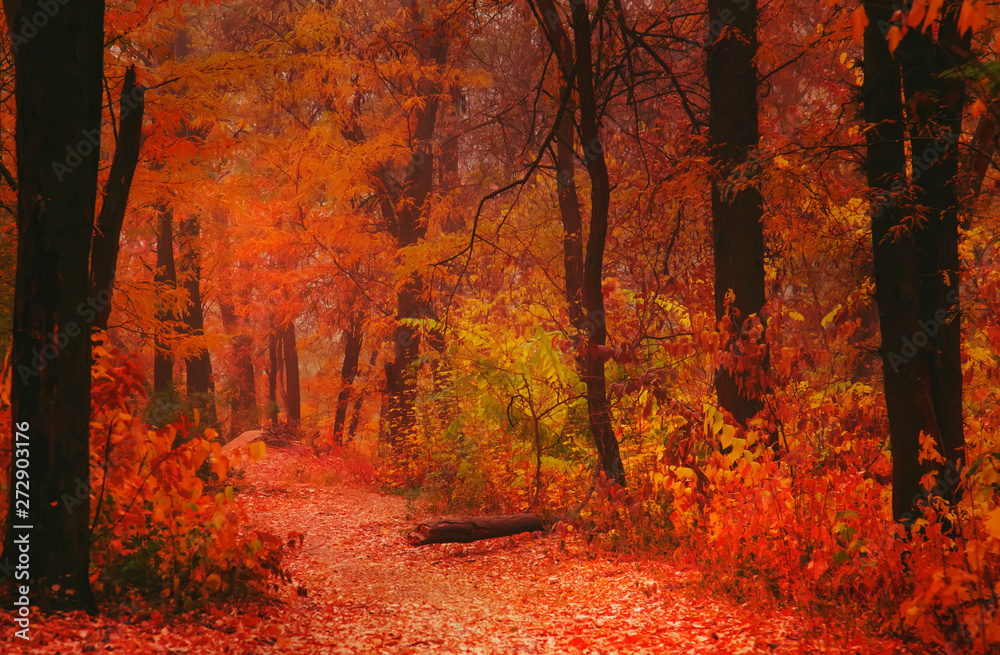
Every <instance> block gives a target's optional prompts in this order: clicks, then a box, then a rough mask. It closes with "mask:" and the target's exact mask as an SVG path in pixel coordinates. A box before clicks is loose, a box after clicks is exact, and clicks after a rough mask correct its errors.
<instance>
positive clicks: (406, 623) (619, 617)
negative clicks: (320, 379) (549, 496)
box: [245, 449, 868, 654]
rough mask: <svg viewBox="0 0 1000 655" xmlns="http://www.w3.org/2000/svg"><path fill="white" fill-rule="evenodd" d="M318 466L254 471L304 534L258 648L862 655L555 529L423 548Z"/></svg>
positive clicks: (368, 496)
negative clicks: (577, 548) (578, 545)
mask: <svg viewBox="0 0 1000 655" xmlns="http://www.w3.org/2000/svg"><path fill="white" fill-rule="evenodd" d="M311 460H314V461H311ZM320 470H321V462H320V461H319V460H316V459H315V458H313V457H311V456H309V455H307V454H304V453H302V452H301V451H300V452H299V453H298V454H295V453H293V452H290V451H287V450H281V449H270V450H269V452H268V457H267V458H265V459H264V460H262V461H261V462H257V463H253V464H251V465H249V467H248V469H247V471H246V474H245V475H246V479H245V482H246V483H249V485H250V486H251V489H252V491H251V493H250V494H248V495H247V496H245V497H246V498H248V511H249V512H250V516H251V520H252V521H253V522H254V524H255V525H257V526H258V527H261V528H266V529H269V530H272V531H274V532H276V533H277V534H279V535H282V536H284V535H286V534H288V533H291V532H302V533H304V534H305V539H304V545H303V547H302V548H301V550H299V551H298V553H297V554H296V555H295V556H294V557H292V558H291V559H290V560H289V561H288V564H289V568H290V570H291V573H292V576H293V578H294V580H295V584H293V585H292V586H291V588H289V589H286V590H285V591H284V592H282V600H283V601H284V605H283V606H282V607H281V608H280V609H279V616H277V617H268V618H266V619H263V620H265V621H268V620H270V621H274V623H275V625H274V627H273V628H272V630H271V634H272V635H273V638H274V643H273V644H269V645H265V644H260V642H258V644H259V645H257V646H256V649H255V650H254V651H253V652H256V653H270V652H295V653H345V654H347V653H498V654H499V653H504V654H506V653H511V654H513V653H517V654H521V653H525V654H527V653H601V654H604V653H623V654H624V653H629V654H631V653H819V652H829V653H855V652H861V651H859V650H858V649H856V648H849V649H848V648H846V647H844V646H843V645H842V644H841V643H836V642H841V641H842V639H836V638H832V637H830V638H826V639H824V638H823V637H820V636H816V634H815V632H816V630H815V626H814V629H813V630H812V635H811V636H810V637H808V638H807V637H806V627H805V626H806V622H805V621H803V620H800V619H797V618H796V617H795V616H794V615H792V614H791V613H784V614H774V615H770V616H766V617H764V616H755V615H754V614H752V613H751V612H749V611H748V610H746V609H743V608H738V607H732V606H727V605H725V604H724V603H721V602H718V601H714V600H711V599H708V598H704V597H701V598H696V597H693V595H692V594H691V593H690V592H689V591H688V590H689V585H688V584H687V582H686V581H687V580H689V579H690V578H691V574H690V573H685V572H683V571H681V570H678V569H676V568H672V567H671V566H669V565H665V564H662V563H661V564H658V565H654V564H649V563H643V564H636V563H634V562H624V561H614V560H611V559H607V558H603V557H598V558H595V559H591V558H590V557H589V556H588V555H586V554H585V553H584V552H573V551H574V549H573V547H572V546H571V547H570V552H565V551H564V550H562V549H560V547H559V541H558V539H557V538H556V537H544V538H540V539H533V538H527V537H525V538H510V537H508V538H502V539H494V540H490V541H483V542H477V543H474V544H446V545H434V546H424V547H421V548H415V547H412V546H410V545H409V544H408V543H407V540H406V534H407V533H408V532H409V531H410V530H411V529H412V527H413V525H414V520H413V519H411V518H408V517H407V503H406V501H405V500H404V499H402V498H399V497H389V496H383V495H379V494H375V493H372V492H369V491H365V490H362V489H359V488H357V487H354V486H351V485H348V484H344V483H335V484H322V483H313V482H301V481H297V480H318V479H320V477H321V475H320V474H319V473H318V471H320ZM296 585H301V586H304V587H305V593H306V594H307V595H305V596H302V595H300V593H296ZM262 618H263V617H262ZM821 629H822V628H821ZM268 641H270V640H268ZM824 642H828V643H824ZM863 652H868V649H864V651H863Z"/></svg>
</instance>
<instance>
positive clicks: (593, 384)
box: [572, 1, 625, 486]
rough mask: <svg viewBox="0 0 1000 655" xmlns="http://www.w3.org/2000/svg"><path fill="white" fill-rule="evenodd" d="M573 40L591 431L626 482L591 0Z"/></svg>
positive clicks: (606, 465) (579, 8)
mask: <svg viewBox="0 0 1000 655" xmlns="http://www.w3.org/2000/svg"><path fill="white" fill-rule="evenodd" d="M572 7H573V8H572V21H573V41H574V44H575V46H576V79H577V90H578V92H579V95H580V140H581V142H582V145H583V152H584V159H586V162H587V172H588V173H589V174H590V233H589V235H588V238H587V256H586V259H585V260H584V263H583V307H584V310H585V311H586V317H585V319H584V321H585V322H586V327H587V331H588V338H587V349H586V353H585V354H584V357H585V362H586V370H585V375H584V381H585V382H586V383H587V406H588V409H589V413H590V431H591V433H592V434H593V437H594V443H595V445H596V446H597V453H598V456H599V457H600V461H601V469H602V470H603V471H604V474H605V475H607V476H608V479H610V480H613V481H614V482H616V483H618V484H620V485H622V486H624V485H625V467H624V465H623V464H622V459H621V454H620V452H619V450H618V439H617V437H616V436H615V432H614V429H613V428H612V426H611V408H610V405H609V403H608V393H607V382H606V380H605V376H604V358H603V357H600V356H598V348H599V347H600V346H604V345H605V344H606V343H607V338H608V332H607V322H606V315H605V312H604V294H603V292H602V286H603V285H602V282H603V279H604V246H605V242H606V240H607V236H608V212H609V209H610V204H611V187H610V184H609V181H608V167H607V164H606V163H605V161H604V149H603V147H602V145H601V137H600V133H599V130H598V115H597V98H596V97H595V94H594V79H593V78H594V61H593V55H592V53H591V44H590V38H591V35H590V15H589V12H588V11H587V4H586V2H585V1H583V2H577V3H574V4H573V5H572Z"/></svg>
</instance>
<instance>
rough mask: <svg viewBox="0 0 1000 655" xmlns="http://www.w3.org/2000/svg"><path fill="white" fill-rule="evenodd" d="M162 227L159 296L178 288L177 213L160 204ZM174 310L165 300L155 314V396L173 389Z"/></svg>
mask: <svg viewBox="0 0 1000 655" xmlns="http://www.w3.org/2000/svg"><path fill="white" fill-rule="evenodd" d="M156 210H157V213H158V214H159V226H158V229H157V231H156V273H155V275H154V276H153V280H154V282H155V283H156V291H157V293H158V294H164V293H169V292H172V291H173V290H174V289H176V288H177V267H176V266H175V264H174V227H173V222H174V210H173V208H172V207H171V206H170V205H168V204H167V203H166V201H163V200H161V201H160V202H159V203H157V205H156ZM174 318H175V317H174V312H173V308H172V307H170V306H169V304H168V303H167V302H166V301H164V300H163V299H162V298H161V299H160V301H159V307H158V308H157V310H156V323H157V329H156V335H155V337H154V338H153V348H154V353H153V393H169V392H170V390H172V389H173V386H174V355H173V351H172V347H173V346H172V344H171V337H172V336H173V329H171V328H169V327H168V326H170V325H171V324H172V323H173V321H174Z"/></svg>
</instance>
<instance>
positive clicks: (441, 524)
mask: <svg viewBox="0 0 1000 655" xmlns="http://www.w3.org/2000/svg"><path fill="white" fill-rule="evenodd" d="M544 529H545V525H544V523H543V522H542V517H541V515H539V514H533V513H530V512H525V513H522V514H512V515H510V516H472V517H469V516H461V517H456V518H441V519H432V520H430V521H424V522H423V523H421V524H420V525H418V526H417V527H416V529H414V531H413V532H412V533H411V534H410V543H412V544H413V545H414V546H426V545H427V544H455V543H458V544H467V543H469V542H472V541H480V540H481V539H495V538H497V537H509V536H511V535H514V534H520V533H522V532H538V531H539V530H544Z"/></svg>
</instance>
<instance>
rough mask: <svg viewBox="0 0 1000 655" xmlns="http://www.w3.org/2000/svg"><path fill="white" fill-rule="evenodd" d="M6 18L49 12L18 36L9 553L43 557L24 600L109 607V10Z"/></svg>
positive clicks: (80, 7)
mask: <svg viewBox="0 0 1000 655" xmlns="http://www.w3.org/2000/svg"><path fill="white" fill-rule="evenodd" d="M4 9H5V12H6V19H7V25H16V26H19V25H22V24H29V23H30V22H31V21H32V20H36V19H35V18H33V17H34V16H37V15H43V16H45V15H48V16H50V17H49V18H48V22H47V24H46V25H45V27H44V28H39V29H38V31H37V34H36V35H35V36H34V37H32V38H30V39H25V38H23V37H20V36H18V35H14V37H12V38H16V39H17V40H15V41H13V42H12V48H11V49H12V51H13V56H14V94H15V98H16V102H17V114H16V149H17V182H18V185H19V189H18V205H17V272H16V279H15V287H14V314H13V342H12V354H11V365H12V370H13V379H12V384H11V390H10V402H11V418H12V420H13V426H14V435H13V440H12V443H13V447H14V449H15V450H14V452H13V460H12V465H11V467H10V471H9V493H8V502H9V508H10V510H9V511H8V514H7V525H6V536H5V540H4V550H3V557H4V562H5V565H6V566H10V567H14V566H15V564H16V565H17V566H19V567H21V564H20V563H18V559H19V557H20V553H24V552H26V550H25V547H24V546H23V544H30V562H29V563H28V564H27V566H26V567H21V568H19V569H18V570H17V571H15V572H14V574H13V575H11V576H8V577H7V579H8V580H9V583H10V585H11V587H12V588H13V587H14V586H15V585H16V586H17V587H18V592H19V593H18V594H17V597H20V596H22V595H25V594H22V593H20V591H21V589H20V588H21V587H22V585H23V586H24V587H27V588H28V593H27V594H26V595H27V602H29V603H30V604H31V605H42V606H47V607H49V608H51V609H64V608H79V607H81V606H83V607H85V608H86V609H88V610H89V611H96V605H95V602H94V597H93V594H92V592H91V588H90V576H89V573H90V571H89V562H90V526H89V521H90V364H91V351H90V330H89V329H88V326H87V325H86V321H85V320H83V318H84V317H83V312H80V311H79V310H78V308H79V307H82V306H84V305H85V304H86V301H87V300H88V296H89V294H90V282H89V280H90V275H89V273H90V267H89V255H90V244H91V237H92V235H93V226H94V211H95V205H96V201H97V170H98V163H99V160H100V140H101V105H102V99H101V79H102V71H103V56H104V3H103V2H79V3H69V4H66V5H62V6H61V7H60V9H59V11H58V12H57V13H55V14H54V15H52V14H46V12H45V11H44V9H43V7H42V6H41V5H40V4H39V2H38V1H37V0H34V1H32V0H25V1H22V2H6V3H4ZM22 462H23V463H24V466H21V463H22ZM20 471H24V472H25V473H24V474H20V475H18V473H19V472H20ZM25 474H26V477H24V476H25ZM25 494H26V495H25ZM20 627H25V626H20ZM8 629H16V628H15V627H14V626H11V627H9V628H8ZM26 634H27V632H26Z"/></svg>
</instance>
